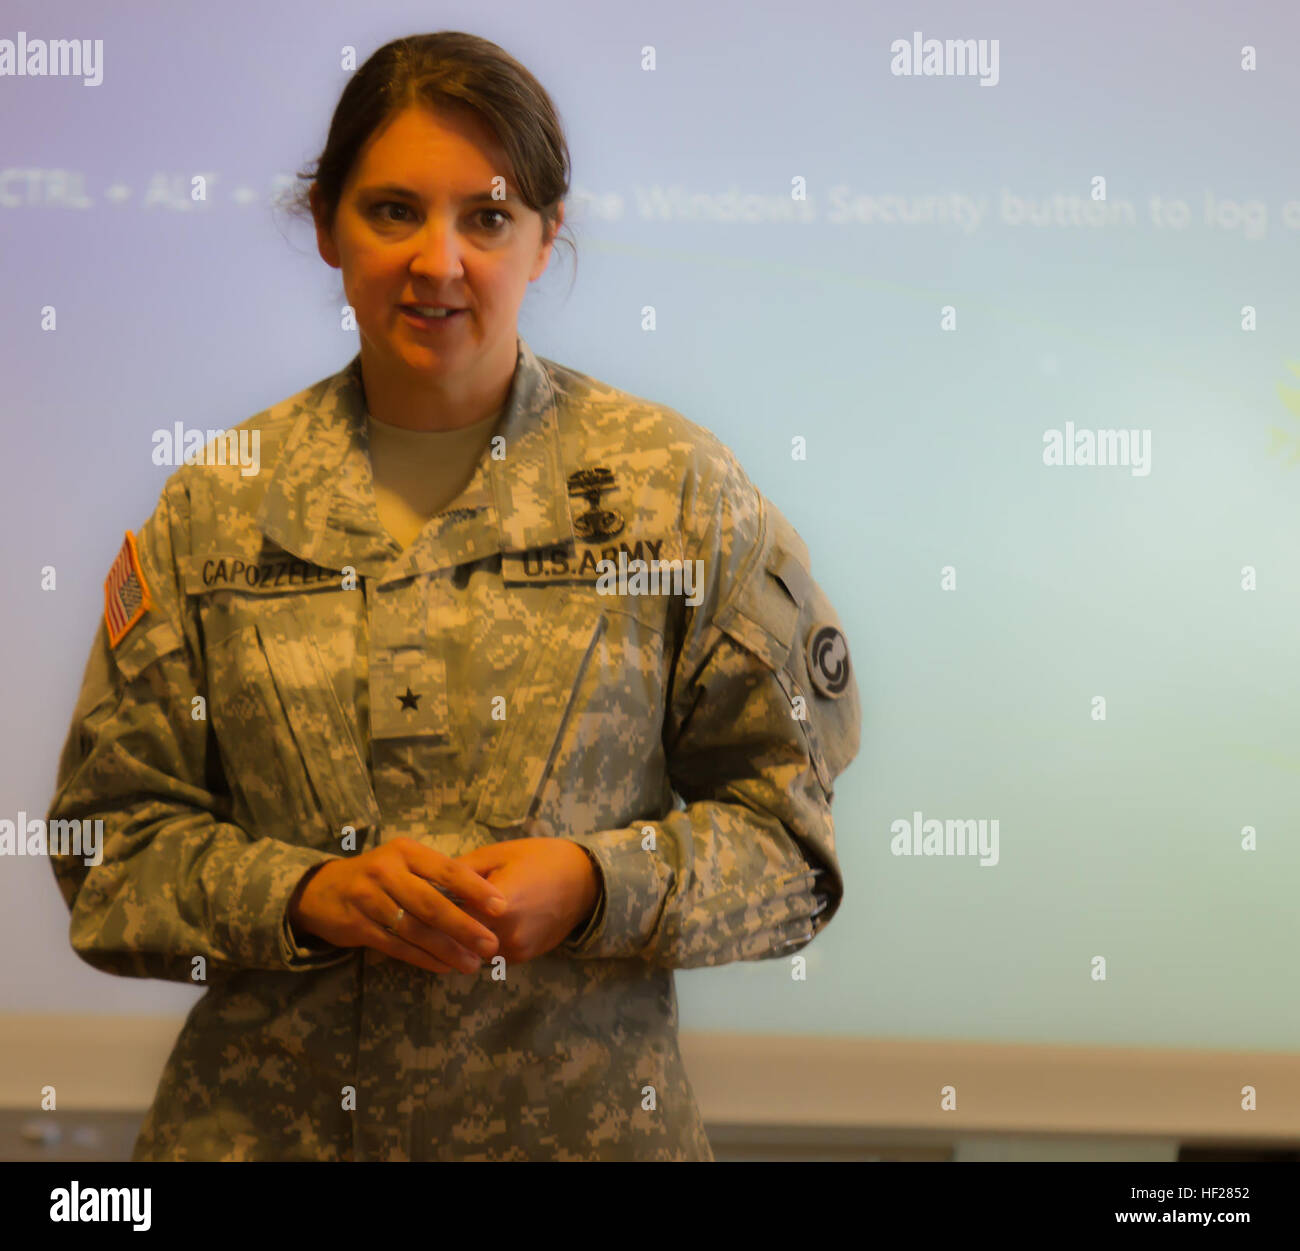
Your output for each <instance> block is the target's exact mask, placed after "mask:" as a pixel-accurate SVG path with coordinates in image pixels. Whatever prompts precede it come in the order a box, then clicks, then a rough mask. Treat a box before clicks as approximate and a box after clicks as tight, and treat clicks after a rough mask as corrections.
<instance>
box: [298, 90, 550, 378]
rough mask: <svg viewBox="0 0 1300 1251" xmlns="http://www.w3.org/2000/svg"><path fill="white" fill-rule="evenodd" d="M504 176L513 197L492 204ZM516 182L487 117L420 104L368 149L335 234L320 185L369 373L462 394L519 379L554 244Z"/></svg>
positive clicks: (323, 250) (327, 245) (333, 254)
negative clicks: (419, 311)
mask: <svg viewBox="0 0 1300 1251" xmlns="http://www.w3.org/2000/svg"><path fill="white" fill-rule="evenodd" d="M497 177H501V178H502V179H503V180H504V182H503V184H502V186H503V189H504V191H505V193H506V197H507V198H506V199H504V200H503V199H495V200H494V199H492V197H491V192H492V190H493V179H494V178H497ZM512 179H513V172H512V171H511V169H510V168H509V165H508V163H507V159H506V155H505V153H504V151H502V149H501V147H500V146H499V144H498V143H497V141H496V138H495V136H494V135H493V133H492V131H491V130H490V129H489V128H488V127H487V126H486V125H485V124H484V123H483V122H482V121H481V120H480V119H479V118H478V117H477V116H476V115H474V114H472V113H469V112H467V111H463V110H456V111H454V112H442V111H439V112H438V113H437V114H434V113H433V112H431V111H429V110H428V109H427V108H424V107H420V106H417V105H412V106H411V107H409V108H407V109H406V110H404V111H403V112H401V113H399V114H397V115H396V116H395V117H394V118H393V119H392V120H391V121H390V122H389V123H388V125H387V126H386V127H385V128H383V129H382V130H381V131H380V132H378V134H377V135H374V136H371V139H370V142H369V144H368V145H367V146H366V147H365V148H363V150H362V152H361V155H360V157H359V158H358V160H357V162H356V163H355V165H354V166H353V169H352V172H351V173H350V174H349V176H348V179H347V182H346V183H345V184H344V187H343V191H342V195H341V197H340V201H339V207H338V212H337V214H336V216H335V219H334V228H333V230H332V231H327V230H325V229H324V227H323V226H322V224H321V209H320V206H319V201H318V199H317V196H316V192H315V189H314V188H313V191H312V207H313V211H314V212H315V214H316V239H317V244H318V246H319V248H320V254H321V256H322V257H323V258H324V260H325V261H326V262H327V263H328V264H330V265H332V266H334V267H335V268H336V269H342V271H343V288H344V291H345V292H346V294H347V299H348V303H349V304H350V305H351V306H352V308H353V310H354V311H355V314H356V320H357V325H358V327H359V329H360V332H361V338H362V351H363V358H364V359H365V360H366V363H367V365H368V366H369V365H370V364H371V363H372V362H373V364H374V365H375V366H376V367H378V368H379V369H382V370H384V371H386V372H388V374H389V376H390V377H391V378H393V379H394V380H395V381H397V380H401V381H411V380H414V381H416V382H427V381H430V380H432V379H434V378H436V379H437V380H438V382H439V385H440V388H445V390H446V393H447V394H448V395H450V396H459V397H465V396H468V395H471V394H476V393H478V394H481V393H483V392H486V391H490V390H491V389H492V388H493V387H494V386H499V385H500V379H501V377H502V376H504V377H507V378H508V377H509V376H510V375H512V374H513V372H514V367H515V336H516V334H517V322H518V316H519V306H520V304H521V303H522V302H523V298H524V292H525V291H526V290H527V289H528V284H529V282H531V281H532V280H533V279H535V278H538V277H540V275H541V274H542V271H543V270H544V269H545V268H546V264H547V261H548V260H549V259H550V255H551V244H550V242H549V241H544V240H543V238H542V219H541V216H540V215H539V214H538V213H536V212H534V211H533V210H532V209H530V208H528V207H526V206H525V205H524V203H523V202H522V201H521V200H519V199H518V197H517V194H516V191H515V187H514V184H513V182H512ZM561 220H563V206H561ZM557 226H558V223H557ZM413 304H421V305H435V304H442V305H450V306H452V307H454V308H456V309H459V310H462V311H460V312H457V313H456V314H454V315H453V316H451V317H448V318H446V319H443V320H428V319H425V318H421V317H419V316H417V315H415V314H413V313H411V312H410V311H409V306H411V305H413Z"/></svg>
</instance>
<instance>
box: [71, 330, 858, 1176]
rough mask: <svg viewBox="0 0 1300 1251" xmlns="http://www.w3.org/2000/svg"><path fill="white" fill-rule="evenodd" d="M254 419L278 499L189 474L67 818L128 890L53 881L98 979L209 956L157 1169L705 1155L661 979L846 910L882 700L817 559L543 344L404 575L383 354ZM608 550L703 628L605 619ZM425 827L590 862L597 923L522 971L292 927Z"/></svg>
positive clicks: (698, 458) (639, 404)
mask: <svg viewBox="0 0 1300 1251" xmlns="http://www.w3.org/2000/svg"><path fill="white" fill-rule="evenodd" d="M237 429H248V430H249V431H250V432H251V431H253V430H256V431H259V432H260V438H261V468H260V472H259V473H257V474H254V475H245V474H243V473H241V470H240V467H239V466H238V465H226V466H223V465H219V464H213V463H207V464H193V465H186V466H183V467H181V468H180V469H178V470H177V471H176V472H175V473H174V474H173V475H172V476H171V477H170V478H169V480H168V482H167V484H166V486H165V488H164V490H163V493H162V497H161V500H160V502H159V504H158V507H157V509H156V510H155V512H154V513H153V515H152V516H151V517H150V518H149V520H148V521H147V522H146V523H145V524H144V526H143V527H142V528H141V530H140V531H139V532H138V534H137V535H135V536H134V542H135V546H136V550H137V552H138V572H139V575H140V577H139V581H141V582H143V584H144V590H145V594H146V595H147V597H148V598H147V599H146V600H145V601H144V602H143V605H141V606H142V607H143V609H144V611H143V615H140V616H139V618H138V620H136V621H135V623H134V624H132V625H130V627H129V628H128V629H127V630H126V631H125V633H124V634H119V633H118V631H117V630H116V629H115V630H114V631H113V636H115V637H117V642H116V645H113V644H112V643H111V642H110V631H109V626H108V617H109V614H108V613H107V612H106V614H105V620H102V621H101V623H100V626H99V632H98V636H97V638H96V641H95V644H94V647H93V649H92V652H91V656H90V661H89V664H88V666H87V668H86V673H85V679H84V684H83V686H82V690H81V695H80V698H79V700H78V703H77V707H76V711H75V714H74V717H73V722H72V727H71V730H70V732H69V734H68V738H67V742H66V745H65V747H64V749H63V755H62V758H61V760H60V765H59V775H58V783H57V789H56V792H55V796H54V799H53V800H52V806H51V809H50V812H49V814H48V816H49V819H50V820H54V819H81V820H89V819H94V818H97V817H98V818H102V819H103V821H104V847H103V862H102V864H100V865H97V866H90V867H88V866H86V865H85V864H84V863H83V861H82V859H81V857H74V856H70V855H69V856H52V859H53V861H54V871H55V874H56V877H57V880H58V883H59V886H60V889H61V891H62V893H63V896H64V898H65V900H66V902H67V904H68V907H69V908H70V910H71V918H72V919H71V926H70V934H71V942H72V946H73V948H74V949H75V951H76V952H77V953H78V954H79V955H80V956H81V957H82V958H83V959H84V960H85V961H87V962H88V963H89V964H91V965H93V966H94V967H95V968H97V969H101V970H103V971H105V972H108V973H116V974H120V975H123V976H128V977H154V978H164V979H168V980H172V981H179V982H192V981H193V977H192V973H193V970H194V969H195V968H196V967H199V966H198V965H197V964H196V957H203V962H204V963H205V965H206V986H207V990H206V993H205V994H204V996H203V998H202V999H201V1000H199V1001H198V1002H197V1003H196V1004H195V1005H194V1007H193V1009H192V1010H191V1011H190V1013H189V1016H188V1018H187V1020H186V1022H185V1025H184V1027H183V1029H182V1031H181V1034H180V1037H179V1038H178V1040H177V1042H176V1045H175V1048H174V1050H173V1051H172V1054H171V1057H170V1059H169V1061H168V1063H167V1066H166V1069H165V1071H164V1072H163V1075H162V1078H161V1081H160V1084H159V1087H158V1091H157V1095H156V1097H155V1100H154V1103H153V1106H152V1108H151V1110H150V1112H149V1115H148V1117H147V1120H146V1121H145V1124H144V1126H143V1129H142V1130H141V1134H140V1137H139V1140H138V1141H137V1143H136V1147H135V1155H134V1158H135V1159H140V1160H157V1159H223V1160H253V1159H323V1160H362V1159H369V1160H435V1159H437V1160H443V1159H557V1160H579V1159H609V1160H614V1159H675V1160H708V1159H712V1153H711V1151H710V1148H709V1144H708V1140H707V1138H706V1137H705V1133H704V1128H703V1125H702V1122H701V1119H700V1114H699V1110H698V1107H697V1105H696V1101H695V1097H694V1095H693V1093H692V1091H691V1087H690V1084H689V1081H688V1079H687V1075H686V1072H685V1070H684V1067H683V1064H682V1059H681V1056H680V1053H679V1049H678V1038H677V997H676V991H675V988H674V983H673V974H672V970H673V969H679V968H694V967H698V966H702V965H720V964H726V963H728V962H729V961H733V960H759V959H764V958H768V957H774V956H781V955H785V954H788V953H793V952H796V951H798V950H799V949H800V948H801V947H803V946H804V945H805V944H806V943H808V942H809V941H810V940H811V939H812V937H813V935H814V934H815V933H816V932H817V931H818V930H819V929H820V928H822V927H824V926H825V925H826V923H827V922H828V921H829V920H830V918H831V917H832V916H833V915H834V913H835V911H836V909H837V908H838V906H839V902H840V899H841V896H842V892H843V882H842V879H841V876H840V871H839V866H838V863H837V860H836V854H835V846H834V830H833V825H832V821H831V803H830V801H831V794H832V783H833V780H834V778H835V777H836V776H837V775H838V774H839V773H840V772H841V771H842V770H843V769H844V767H845V766H846V765H847V764H848V762H849V761H850V760H851V759H852V758H853V756H854V755H855V754H856V752H857V749H858V735H859V725H860V708H859V702H858V691H857V686H856V681H855V678H854V676H853V674H852V673H851V672H850V669H849V656H848V651H847V645H846V643H845V641H844V637H843V635H842V634H841V633H840V632H839V622H838V618H837V617H836V614H835V612H834V609H833V608H832V607H831V605H830V603H829V602H828V601H827V599H826V597H825V595H824V594H823V592H822V591H821V589H820V588H819V587H818V585H817V584H816V583H815V582H814V581H813V579H812V577H811V576H810V573H809V558H808V552H807V548H806V546H805V545H804V543H803V541H802V540H801V539H800V538H799V536H798V535H797V533H796V532H795V530H794V529H793V528H792V526H791V525H790V523H789V522H788V521H787V520H786V519H785V518H784V517H783V516H782V515H781V513H780V512H778V511H777V510H776V508H774V507H773V506H772V504H771V503H770V502H769V501H768V500H767V499H766V498H764V497H763V496H762V495H761V494H760V493H759V492H758V490H757V489H756V488H755V487H754V486H753V485H752V483H751V482H750V481H749V480H748V478H747V477H746V476H745V474H744V473H743V471H742V470H741V468H740V466H739V464H738V463H737V461H736V459H735V457H734V456H733V455H732V453H731V452H730V451H729V450H728V449H727V448H726V447H724V446H723V445H722V444H721V443H720V442H719V441H718V439H717V438H715V437H714V436H713V435H712V434H710V433H709V432H708V431H707V430H705V429H703V428H702V427H700V426H697V425H695V424H693V423H692V422H690V421H688V420H686V419H685V418H684V417H682V416H681V415H680V414H678V413H676V412H675V411H673V410H672V409H669V408H666V407H664V406H662V405H657V404H654V403H651V402H649V401H646V400H643V399H639V398H637V397H635V396H632V395H629V394H627V393H625V392H622V391H618V390H615V389H613V388H611V387H609V386H607V385H606V384H604V383H602V382H599V381H597V380H595V379H593V378H590V377H588V376H586V375H584V374H580V373H577V372H575V371H573V370H571V369H568V368H566V367H564V366H562V365H559V364H556V363H555V362H552V361H549V360H546V359H545V358H538V357H537V356H535V355H534V354H533V352H532V351H531V350H530V348H529V347H528V345H527V344H526V343H525V342H524V341H523V339H522V338H520V339H519V340H518V358H517V364H516V371H515V375H514V379H513V382H512V385H511V390H510V394H509V397H508V400H507V407H506V410H505V412H504V414H503V416H502V421H501V425H500V426H499V427H498V432H499V433H500V434H501V435H503V436H504V439H505V444H504V446H505V456H504V458H494V456H493V454H492V450H491V448H489V450H488V452H487V453H485V455H484V456H483V458H482V459H481V460H480V462H479V463H478V466H477V468H476V469H475V471H474V476H473V478H472V479H471V481H470V483H469V485H468V486H467V488H466V489H465V491H464V492H463V493H462V494H461V495H459V496H458V497H457V498H456V499H455V500H454V501H453V504H454V507H449V508H447V509H445V510H444V511H443V512H441V513H439V514H438V515H437V516H435V517H434V518H433V520H432V521H431V522H430V523H429V524H428V525H427V526H426V527H425V528H424V529H423V531H422V532H421V533H420V535H419V537H418V538H417V539H416V540H415V542H414V543H412V544H411V546H410V547H408V548H407V549H406V550H405V551H403V550H401V548H400V545H399V544H398V543H397V542H396V541H395V540H394V539H393V538H392V537H390V536H389V535H388V534H387V533H386V532H385V531H384V529H383V528H382V526H381V524H380V522H379V518H378V514H377V511H376V506H375V499H374V492H373V485H372V479H371V471H370V462H369V457H368V452H367V441H366V437H367V436H366V421H365V396H364V391H363V388H362V379H361V368H360V356H359V355H358V356H357V357H354V358H353V360H352V361H351V362H350V363H349V364H348V365H347V366H346V367H345V368H344V369H342V370H341V371H340V372H339V373H337V374H335V375H332V376H331V377H328V378H325V379H323V380H322V381H320V382H318V383H316V384H315V385H313V386H311V387H308V388H307V389H305V390H304V391H302V392H300V393H299V394H298V395H295V396H293V397H292V398H290V399H288V400H285V401H283V402H282V403H279V404H277V405H275V406H274V407H272V408H270V409H268V410H266V411H264V412H262V413H259V414H258V415H257V416H255V417H253V418H251V419H250V420H249V421H247V422H245V423H243V426H241V427H237ZM209 459H211V458H209ZM124 550H125V545H124ZM620 550H622V551H624V552H626V553H628V559H629V560H631V559H635V558H637V557H640V558H642V559H646V560H649V559H651V558H655V559H658V560H661V561H666V560H684V559H685V560H697V559H698V560H701V561H702V562H703V574H704V578H703V585H702V588H701V589H702V594H703V600H702V602H701V603H699V605H698V606H692V605H690V604H689V603H687V602H686V599H685V597H684V596H681V595H636V594H626V595H619V594H614V595H607V594H601V593H600V592H599V591H598V589H597V587H596V579H597V577H598V576H599V573H600V570H599V569H598V568H597V564H596V562H597V561H600V560H602V559H604V558H609V559H612V560H617V556H618V552H619V551H620ZM136 590H137V592H138V591H139V588H138V587H137V588H136ZM139 598H140V597H139V595H138V594H137V599H139ZM128 606H129V605H128ZM138 611H139V609H138V608H137V612H138ZM120 624H121V623H120V622H119V623H118V625H119V627H120ZM199 696H201V697H202V701H199V700H197V699H196V697H199ZM494 700H495V701H496V703H495V707H496V709H497V710H498V711H497V715H496V716H495V717H494V714H493V710H494ZM204 701H205V702H204ZM205 704H206V707H205ZM501 709H504V710H505V716H504V718H502V716H501V712H500V710H501ZM800 712H802V713H803V715H802V716H800V715H798V714H799V713H800ZM346 827H351V829H352V830H354V831H355V851H353V852H349V851H348V850H345V843H344V838H345V834H346ZM651 832H652V833H653V848H652V849H651V845H650V840H649V839H648V838H647V835H649V834H650V833H651ZM401 836H405V837H407V838H410V839H414V840H417V841H419V842H421V843H424V844H427V845H428V846H431V847H434V848H437V849H438V850H440V851H442V852H445V853H446V854H447V855H449V856H457V855H460V854H463V853H464V852H467V851H469V850H471V849H472V848H475V847H479V846H482V845H484V844H486V843H489V842H492V841H494V840H504V839H512V838H532V837H563V838H569V839H572V840H574V841H575V842H577V843H579V844H580V845H581V846H582V847H584V848H585V849H587V851H588V853H589V854H590V855H591V856H592V857H593V859H594V861H595V862H596V864H597V865H598V867H599V871H600V872H599V876H600V878H601V879H602V883H601V895H600V902H599V903H598V905H597V907H596V910H595V912H594V913H593V914H592V917H591V920H590V922H589V923H588V924H587V926H586V928H585V929H584V930H583V931H582V932H581V933H577V932H575V933H573V934H571V935H570V936H569V939H568V940H567V941H566V942H565V943H564V944H562V945H561V946H560V947H557V948H556V949H554V950H553V951H551V952H548V953H547V954H546V955H544V956H541V957H539V958H536V959H534V960H531V961H527V962H523V963H518V964H510V965H508V966H507V968H506V978H505V980H504V981H502V980H494V979H493V977H492V975H491V969H492V962H491V961H490V960H486V961H484V964H483V966H482V969H481V970H480V972H478V973H477V974H464V973H460V972H453V973H445V974H434V973H429V972H426V971H425V970H422V969H419V968H417V967H415V966H413V965H410V964H407V963H405V962H402V961H397V960H393V959H390V958H388V957H385V956H383V955H381V954H380V953H378V952H375V951H373V950H371V949H368V948H352V949H342V948H337V947H333V946H330V945H329V944H326V943H324V942H322V941H321V940H318V939H316V938H315V937H314V936H309V935H296V934H295V933H294V932H293V930H292V928H291V926H290V925H289V923H288V919H287V905H288V903H289V900H290V896H291V895H292V893H293V891H294V888H295V886H296V885H297V884H298V882H299V880H300V879H301V878H302V876H303V874H304V873H305V872H306V871H307V870H308V869H310V868H311V867H312V866H314V865H318V864H321V863H323V862H324V861H326V860H328V859H330V858H333V857H337V856H340V855H346V854H357V853H359V852H361V851H363V850H366V849H367V848H369V847H373V846H376V845H377V844H379V843H382V842H385V841H387V840H390V839H394V838H398V837H401ZM349 1086H350V1087H353V1088H354V1090H355V1109H354V1110H353V1109H352V1108H351V1107H345V1103H346V1102H347V1101H346V1100H345V1087H349ZM646 1087H653V1088H654V1093H653V1096H650V1095H649V1093H648V1092H646V1090H645V1088H646ZM651 1105H653V1106H651Z"/></svg>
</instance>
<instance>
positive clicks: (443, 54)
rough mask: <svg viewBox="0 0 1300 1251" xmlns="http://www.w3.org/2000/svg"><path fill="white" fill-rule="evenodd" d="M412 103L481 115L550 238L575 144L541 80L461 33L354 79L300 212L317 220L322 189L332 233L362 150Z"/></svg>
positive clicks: (414, 48) (305, 179) (395, 44)
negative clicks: (315, 206)
mask: <svg viewBox="0 0 1300 1251" xmlns="http://www.w3.org/2000/svg"><path fill="white" fill-rule="evenodd" d="M411 104H424V105H427V106H429V107H431V108H435V109H438V108H443V109H446V108H451V109H457V108H460V109H463V108H469V109H471V110H473V111H474V112H475V113H476V114H478V116H479V118H480V119H481V120H482V121H483V122H484V123H485V124H486V125H487V126H488V127H489V129H491V130H492V131H493V133H494V134H495V135H496V137H497V140H498V142H499V143H500V144H501V146H502V148H503V149H505V152H506V155H507V156H508V157H509V159H510V166H511V171H512V173H513V175H514V180H515V188H516V190H517V191H518V193H519V197H520V199H522V200H523V202H524V203H525V204H526V205H527V206H528V207H529V208H530V209H532V210H533V211H534V212H536V213H538V214H540V215H541V218H542V238H543V240H545V239H546V238H547V236H548V235H549V234H550V232H551V231H552V230H553V229H554V225H555V221H556V216H557V209H558V207H559V203H560V201H561V200H562V199H564V197H565V196H566V195H567V194H568V191H569V148H568V144H567V143H566V142H565V138H564V129H563V127H562V125H561V123H560V118H559V114H558V113H557V111H556V108H555V105H554V104H553V103H552V102H551V97H550V96H549V95H547V94H546V90H545V88H543V87H542V85H541V83H539V82H538V81H537V79H536V78H534V77H533V76H532V74H531V73H529V72H528V70H527V69H526V68H525V67H524V66H522V65H521V64H520V63H519V62H518V61H516V60H515V59H514V57H512V56H511V55H510V54H509V53H508V52H506V51H505V49H503V48H501V47H498V46H497V45H496V44H494V43H492V42H491V41H490V40H487V39H481V38H479V36H477V35H467V34H463V33H462V32H460V31H455V30H443V31H438V32H437V33H436V34H429V35H410V36H407V37H406V38H403V39H394V40H393V41H392V42H391V43H386V44H384V46H383V47H382V48H380V49H379V50H378V51H377V52H375V53H373V54H372V55H371V57H370V59H369V60H367V61H366V63H365V64H364V65H362V66H361V68H360V69H358V70H357V71H356V73H355V74H353V76H352V78H351V79H350V81H349V82H348V85H347V86H346V87H344V89H343V94H342V95H341V96H340V97H339V102H338V105H337V106H336V107H335V109H334V117H333V119H332V120H331V122H330V129H329V135H328V136H327V138H326V140H325V150H324V151H323V152H322V153H321V154H320V156H319V157H317V158H316V160H315V161H314V162H313V166H314V168H309V169H307V170H302V171H299V172H298V174H297V177H298V178H299V179H300V180H301V182H302V183H305V184H306V185H300V187H299V188H298V190H297V191H296V192H294V193H293V194H292V195H291V196H290V197H289V198H288V200H287V206H288V208H289V209H290V211H291V212H293V213H295V214H300V215H305V216H307V217H308V218H310V217H311V215H312V213H311V200H310V198H309V197H310V191H311V186H312V185H313V184H314V185H315V186H316V188H317V195H318V197H319V198H320V200H321V203H322V204H323V206H324V207H325V210H326V212H327V214H328V216H327V219H326V225H327V226H329V227H330V228H332V227H333V225H334V218H335V215H336V214H337V212H338V207H339V200H340V198H341V196H342V193H343V185H344V183H345V182H346V181H347V178H348V174H349V173H350V172H351V170H352V167H353V165H354V164H355V163H356V160H357V157H358V156H359V155H360V153H361V149H362V148H363V147H364V146H365V144H366V142H367V141H368V140H369V139H370V137H371V135H373V134H374V133H375V132H376V131H378V130H379V129H380V128H381V127H383V125H384V124H385V123H386V122H388V120H389V119H390V118H392V117H393V116H394V115H396V114H397V113H400V112H402V111H403V110H404V109H405V108H407V107H408V106H409V105H411ZM562 242H564V243H568V244H569V246H570V248H572V247H573V245H572V243H571V242H570V240H568V239H564V240H562ZM574 255H575V262H576V250H575V252H574Z"/></svg>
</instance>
